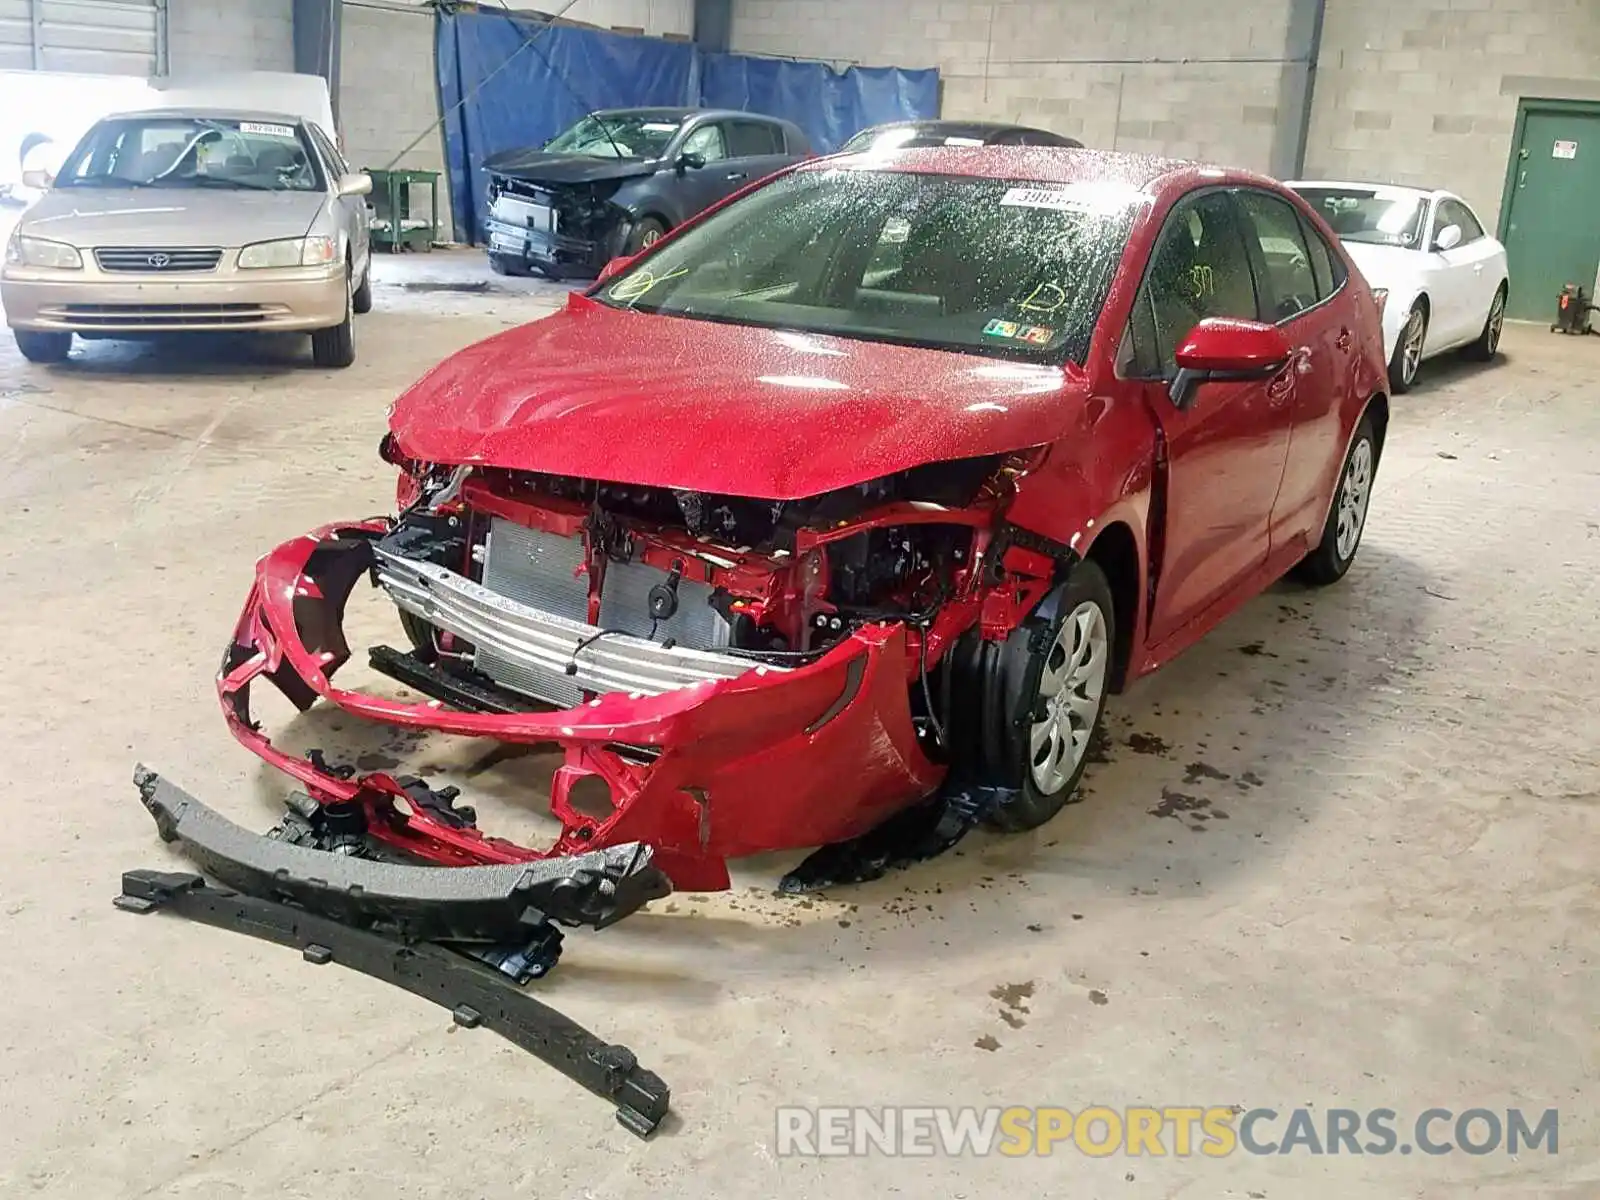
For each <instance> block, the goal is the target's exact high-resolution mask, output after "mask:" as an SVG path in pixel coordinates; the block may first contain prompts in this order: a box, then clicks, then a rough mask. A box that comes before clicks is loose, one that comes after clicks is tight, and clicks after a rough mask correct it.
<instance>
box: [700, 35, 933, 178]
mask: <svg viewBox="0 0 1600 1200" xmlns="http://www.w3.org/2000/svg"><path fill="white" fill-rule="evenodd" d="M700 103H702V104H704V105H705V106H706V107H707V108H740V109H744V110H745V111H747V112H758V113H766V114H768V115H769V116H774V117H787V118H788V119H789V120H791V121H793V122H794V123H795V124H796V125H798V126H800V128H801V129H804V130H805V131H806V135H807V136H808V137H810V139H811V144H812V145H813V146H815V147H816V149H817V150H818V151H819V152H821V153H827V152H829V151H833V150H837V149H838V148H839V147H840V146H842V145H843V144H844V143H845V142H847V141H849V139H850V138H851V137H852V136H853V135H854V134H856V133H859V132H860V131H861V130H863V129H865V128H866V127H867V126H869V125H878V124H881V123H883V122H884V121H907V120H911V119H912V118H915V117H936V116H938V115H939V72H938V71H935V70H924V71H907V70H903V69H902V68H900V67H850V68H849V69H848V70H844V71H836V70H834V69H833V68H832V67H830V66H829V65H828V64H827V63H819V62H794V61H791V60H790V59H786V58H755V57H753V56H751V55H748V54H702V55H701V56H700Z"/></svg>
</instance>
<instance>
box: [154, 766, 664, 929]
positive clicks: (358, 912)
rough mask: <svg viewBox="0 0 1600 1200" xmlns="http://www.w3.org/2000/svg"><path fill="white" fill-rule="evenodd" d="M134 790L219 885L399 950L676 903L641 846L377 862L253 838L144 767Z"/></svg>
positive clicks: (601, 923)
mask: <svg viewBox="0 0 1600 1200" xmlns="http://www.w3.org/2000/svg"><path fill="white" fill-rule="evenodd" d="M133 778H134V783H135V784H137V785H138V788H139V797H140V799H141V800H142V801H143V802H144V806H145V808H147V809H149V811H150V815H151V816H153V817H154V818H155V821H156V829H157V831H158V832H159V833H160V835H161V839H162V840H163V841H165V842H176V843H179V844H180V846H181V848H182V849H183V852H184V853H185V855H186V856H187V857H188V858H190V859H191V860H192V861H193V862H194V863H195V865H196V866H198V867H199V868H200V869H201V870H202V871H204V872H205V873H206V874H207V875H209V876H211V877H212V878H213V879H215V880H217V881H218V882H219V883H221V884H223V885H224V886H226V887H230V888H233V889H235V890H237V891H240V892H243V893H244V894H245V895H247V896H259V897H262V898H264V899H268V900H277V901H282V902H285V903H288V904H292V905H294V906H295V907H297V908H302V909H305V910H306V911H307V912H311V913H315V914H317V915H319V916H324V917H330V918H332V919H333V920H336V921H340V922H342V923H344V924H345V925H349V926H353V927H355V928H358V929H371V930H376V931H378V932H381V933H387V934H392V935H394V936H396V937H398V938H400V939H401V940H402V941H407V942H411V941H419V942H420V941H427V942H477V943H487V944H490V945H499V946H506V945H519V944H524V943H527V942H528V941H530V940H531V939H534V938H535V937H536V936H538V935H539V934H540V933H541V930H542V929H543V928H544V927H545V925H546V924H547V923H548V922H552V921H553V922H555V923H557V924H560V925H567V926H578V925H587V926H591V927H593V928H595V929H604V928H605V927H606V926H607V925H610V924H612V923H614V922H616V921H620V920H621V919H622V918H623V917H626V916H627V915H629V914H630V913H633V912H636V911H637V910H638V909H639V908H640V907H642V906H643V905H645V904H647V903H648V902H650V901H651V900H657V899H660V898H661V897H663V896H665V895H667V894H669V893H670V892H671V891H672V884H671V882H670V881H669V880H668V879H667V877H666V875H665V874H664V873H663V872H662V871H661V869H660V868H659V867H656V866H654V865H652V863H651V861H650V859H651V850H650V847H649V846H646V845H644V844H643V843H640V842H630V843H628V844H626V845H622V846H612V847H609V848H607V849H604V850H592V851H589V852H587V853H585V854H573V855H567V856H564V857H561V858H549V859H541V860H537V861H534V862H527V863H516V864H511V865H506V866H484V867H432V866H427V867H424V866H413V865H411V864H409V863H393V862H380V861H376V860H374V859H370V858H362V857H356V856H350V855H344V854H334V853H329V852H328V851H326V850H318V849H313V848H310V847H307V846H303V845H296V844H294V843H293V842H289V841H284V840H281V839H277V838H271V837H267V836H264V835H262V834H258V833H251V832H250V831H249V830H247V829H244V828H241V827H240V826H238V825H235V824H234V823H233V822H232V821H229V820H228V819H227V818H226V817H224V816H222V814H220V813H218V812H216V811H214V810H212V809H210V808H207V807H206V806H205V805H204V804H202V803H201V802H200V801H198V800H196V799H195V798H194V797H193V796H191V795H189V794H188V793H187V792H185V791H183V790H182V789H181V788H178V787H175V786H174V785H173V784H171V783H170V782H168V781H167V780H165V779H163V778H162V777H161V776H159V775H157V774H156V773H155V772H154V771H151V770H149V769H148V768H146V767H143V766H141V767H138V768H136V769H135V771H134V776H133Z"/></svg>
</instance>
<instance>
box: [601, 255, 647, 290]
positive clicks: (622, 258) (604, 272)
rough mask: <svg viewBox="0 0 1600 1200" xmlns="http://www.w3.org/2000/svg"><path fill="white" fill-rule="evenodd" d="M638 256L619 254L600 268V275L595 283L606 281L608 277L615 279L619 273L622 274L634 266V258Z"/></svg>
mask: <svg viewBox="0 0 1600 1200" xmlns="http://www.w3.org/2000/svg"><path fill="white" fill-rule="evenodd" d="M637 257H639V256H638V255H637V254H619V255H617V256H616V257H615V258H613V259H612V260H611V261H610V262H608V263H606V265H605V266H603V267H601V268H600V275H599V277H598V278H597V279H596V280H595V283H597V284H600V283H604V282H606V280H608V279H615V278H616V277H617V276H618V275H621V274H622V273H623V272H624V271H626V270H627V269H628V268H629V267H630V266H632V265H633V260H634V259H635V258H637Z"/></svg>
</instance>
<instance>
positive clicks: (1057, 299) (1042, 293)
mask: <svg viewBox="0 0 1600 1200" xmlns="http://www.w3.org/2000/svg"><path fill="white" fill-rule="evenodd" d="M1066 303H1067V291H1066V289H1065V288H1063V287H1062V286H1061V285H1060V284H1059V283H1041V284H1040V285H1039V286H1038V287H1036V288H1034V289H1033V291H1031V292H1029V293H1028V297H1027V299H1025V300H1024V301H1023V302H1022V303H1021V304H1020V305H1018V306H1017V307H1019V308H1020V309H1022V311H1023V312H1036V313H1044V314H1046V315H1048V314H1050V313H1053V312H1060V311H1061V309H1062V308H1064V307H1065V306H1066Z"/></svg>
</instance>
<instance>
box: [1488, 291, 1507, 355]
mask: <svg viewBox="0 0 1600 1200" xmlns="http://www.w3.org/2000/svg"><path fill="white" fill-rule="evenodd" d="M1505 324H1506V294H1505V293H1504V292H1496V293H1495V297H1494V303H1493V304H1491V305H1490V306H1489V345H1488V347H1487V349H1488V351H1489V357H1490V358H1493V357H1494V355H1495V351H1497V350H1499V349H1500V331H1501V330H1502V329H1504V328H1505Z"/></svg>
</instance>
